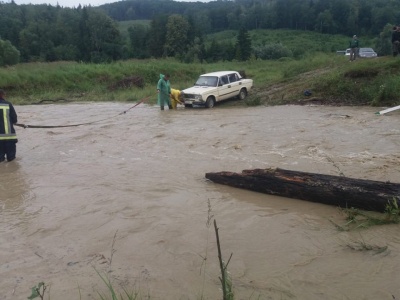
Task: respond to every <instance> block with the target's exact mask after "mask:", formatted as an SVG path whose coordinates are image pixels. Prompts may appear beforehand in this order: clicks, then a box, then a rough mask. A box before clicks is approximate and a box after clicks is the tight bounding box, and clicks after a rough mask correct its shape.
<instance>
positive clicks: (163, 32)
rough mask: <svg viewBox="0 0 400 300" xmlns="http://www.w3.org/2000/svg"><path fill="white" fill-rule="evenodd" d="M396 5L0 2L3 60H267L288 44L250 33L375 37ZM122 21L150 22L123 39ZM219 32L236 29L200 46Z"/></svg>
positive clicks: (249, 0) (355, 0)
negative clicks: (255, 41)
mask: <svg viewBox="0 0 400 300" xmlns="http://www.w3.org/2000/svg"><path fill="white" fill-rule="evenodd" d="M399 8H400V0H391V1H387V0H235V1H228V0H217V1H212V2H208V3H202V2H190V3H189V2H176V1H172V0H125V1H120V2H115V3H111V4H105V5H102V6H99V7H91V6H84V7H82V6H80V5H79V6H78V7H76V8H64V7H61V6H59V5H57V6H51V5H17V4H15V2H14V1H12V2H11V3H2V2H0V65H12V64H15V63H18V62H35V61H41V62H50V61H59V60H72V61H83V62H94V63H97V62H107V61H115V60H119V59H128V58H139V59H140V58H149V57H155V58H158V57H165V56H168V57H172V56H173V57H177V58H179V59H180V60H182V61H185V62H192V61H195V60H197V61H218V60H222V59H223V60H233V59H237V60H247V59H249V58H250V56H251V55H256V56H257V55H258V57H260V58H265V57H267V58H268V57H271V55H269V54H263V53H265V51H267V52H268V51H275V52H276V51H279V54H278V57H279V55H281V56H284V55H287V54H285V53H288V49H285V47H282V45H281V44H277V45H272V46H271V45H264V46H262V47H261V48H262V49H260V46H259V45H258V46H257V49H256V48H255V47H252V45H251V39H250V37H249V33H248V32H249V31H250V30H254V29H283V28H285V29H294V30H307V31H315V32H320V33H323V34H344V35H348V36H351V35H353V34H357V35H369V36H375V35H376V36H378V35H379V33H380V32H381V31H382V29H383V28H387V24H397V23H399V19H400V9H399ZM125 20H151V23H150V26H145V25H132V26H131V27H130V28H129V30H128V36H129V37H128V39H123V38H122V37H121V34H120V32H119V29H118V24H117V22H118V21H125ZM385 26H386V27H385ZM223 30H234V31H236V32H237V36H236V40H235V41H234V42H221V41H216V40H212V41H211V42H208V43H205V37H206V35H208V34H210V33H215V32H219V31H223ZM386 31H387V30H386ZM269 49H270V50H269ZM277 49H278V50H277ZM262 55H264V56H262ZM274 57H276V55H275V56H274Z"/></svg>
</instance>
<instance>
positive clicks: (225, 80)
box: [219, 76, 228, 85]
mask: <svg viewBox="0 0 400 300" xmlns="http://www.w3.org/2000/svg"><path fill="white" fill-rule="evenodd" d="M219 82H220V84H221V85H224V84H227V83H228V76H222V77H221V78H220V79H219Z"/></svg>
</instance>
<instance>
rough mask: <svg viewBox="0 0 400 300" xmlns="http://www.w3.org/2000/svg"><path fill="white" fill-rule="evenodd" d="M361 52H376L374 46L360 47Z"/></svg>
mask: <svg viewBox="0 0 400 300" xmlns="http://www.w3.org/2000/svg"><path fill="white" fill-rule="evenodd" d="M360 52H374V50H372V48H360Z"/></svg>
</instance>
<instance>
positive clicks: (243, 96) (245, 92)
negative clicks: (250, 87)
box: [238, 89, 247, 100]
mask: <svg viewBox="0 0 400 300" xmlns="http://www.w3.org/2000/svg"><path fill="white" fill-rule="evenodd" d="M246 96H247V91H246V89H241V90H240V93H239V96H238V98H239V100H244V99H245V98H246Z"/></svg>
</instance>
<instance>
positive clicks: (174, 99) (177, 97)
mask: <svg viewBox="0 0 400 300" xmlns="http://www.w3.org/2000/svg"><path fill="white" fill-rule="evenodd" d="M170 97H171V105H172V109H176V108H177V106H178V103H179V104H182V105H183V102H182V100H183V93H182V92H181V91H180V90H176V89H171V96H170Z"/></svg>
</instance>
